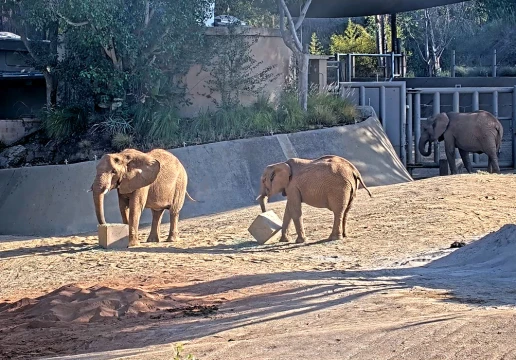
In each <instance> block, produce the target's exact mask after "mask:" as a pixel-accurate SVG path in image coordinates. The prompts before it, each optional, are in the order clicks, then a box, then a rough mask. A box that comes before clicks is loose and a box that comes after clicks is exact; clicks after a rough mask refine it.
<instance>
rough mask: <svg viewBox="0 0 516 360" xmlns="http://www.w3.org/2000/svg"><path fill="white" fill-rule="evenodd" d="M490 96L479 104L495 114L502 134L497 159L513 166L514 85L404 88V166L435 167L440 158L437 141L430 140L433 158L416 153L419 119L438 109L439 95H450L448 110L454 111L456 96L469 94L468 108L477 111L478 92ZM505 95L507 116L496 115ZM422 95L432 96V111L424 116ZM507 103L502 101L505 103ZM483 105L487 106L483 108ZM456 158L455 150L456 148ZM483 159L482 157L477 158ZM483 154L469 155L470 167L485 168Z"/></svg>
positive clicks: (515, 156) (457, 105)
mask: <svg viewBox="0 0 516 360" xmlns="http://www.w3.org/2000/svg"><path fill="white" fill-rule="evenodd" d="M481 94H487V95H490V98H491V104H490V105H487V106H483V107H484V109H485V110H487V111H489V112H491V113H492V114H493V115H494V116H495V117H497V118H498V119H499V120H500V122H501V123H502V125H503V128H504V136H503V139H502V149H501V155H500V159H499V164H500V167H515V165H516V164H515V159H516V144H515V141H514V129H515V128H516V87H484V88H458V87H457V88H418V89H407V117H406V121H407V124H406V128H407V131H406V134H407V167H408V168H414V167H431V168H434V167H439V159H440V157H441V147H440V144H439V143H434V151H433V161H428V160H427V159H424V158H423V156H422V154H421V153H420V152H419V149H418V146H417V144H418V143H419V139H420V138H421V121H425V120H427V119H428V118H429V117H431V116H433V115H436V114H438V113H440V112H442V111H449V110H442V106H441V97H442V96H444V95H452V109H450V110H451V111H454V112H461V111H460V110H461V103H460V95H466V96H467V95H469V96H470V99H471V111H477V110H480V108H481V106H480V95H481ZM502 94H507V95H509V96H510V99H509V100H508V102H509V104H510V107H511V112H510V116H501V114H500V111H499V109H500V96H501V95H502ZM423 95H431V96H432V105H431V106H432V113H431V114H430V116H428V117H423V116H421V108H422V105H423V104H422V103H421V97H422V96H423ZM509 104H505V106H508V105H509ZM486 108H487V109H486ZM456 157H457V158H458V153H457V151H456ZM481 158H483V159H481ZM487 165H488V163H487V156H486V155H485V154H482V155H479V154H473V161H472V166H473V167H487Z"/></svg>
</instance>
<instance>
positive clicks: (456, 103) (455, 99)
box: [437, 91, 460, 162]
mask: <svg viewBox="0 0 516 360" xmlns="http://www.w3.org/2000/svg"><path fill="white" fill-rule="evenodd" d="M459 100H460V94H459V92H458V91H456V92H454V93H453V111H454V112H460V107H459V105H460V104H459ZM458 158H460V156H459V151H458V149H455V159H458ZM437 162H439V160H438V161H437Z"/></svg>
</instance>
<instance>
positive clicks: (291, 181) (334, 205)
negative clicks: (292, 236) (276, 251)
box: [256, 155, 372, 243]
mask: <svg viewBox="0 0 516 360" xmlns="http://www.w3.org/2000/svg"><path fill="white" fill-rule="evenodd" d="M359 182H360V184H362V186H363V187H364V189H366V191H367V192H368V193H369V196H371V197H372V195H371V192H370V191H369V189H368V188H367V187H366V185H365V184H364V181H363V180H362V176H361V175H360V173H359V172H358V170H357V168H356V167H355V166H354V165H353V164H352V163H350V162H349V161H348V160H346V159H344V158H342V157H340V156H335V155H326V156H322V157H320V158H318V159H315V160H308V159H300V158H292V159H289V160H287V161H285V162H282V163H277V164H272V165H269V166H267V167H266V168H265V170H264V172H263V175H262V177H261V188H260V195H259V196H258V197H257V198H256V200H259V201H260V206H261V209H262V212H265V211H266V208H265V203H266V199H267V198H268V197H271V196H273V195H275V194H278V193H280V192H281V193H282V194H283V196H286V197H287V205H286V208H285V214H284V216H283V227H282V232H281V240H280V241H283V242H286V241H288V227H289V225H290V221H291V220H294V225H295V227H296V232H297V240H296V243H303V242H305V240H306V237H305V231H304V227H303V219H302V212H301V203H306V204H308V205H310V206H313V207H317V208H326V209H330V210H331V211H332V212H333V216H334V221H333V230H332V232H331V235H330V237H329V240H339V239H342V238H343V237H346V236H347V234H346V218H347V215H348V212H349V210H350V207H351V204H352V202H353V200H354V198H355V196H356V193H357V190H358V187H359Z"/></svg>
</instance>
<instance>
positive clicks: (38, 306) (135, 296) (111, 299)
mask: <svg viewBox="0 0 516 360" xmlns="http://www.w3.org/2000/svg"><path fill="white" fill-rule="evenodd" d="M197 308H198V307H196V306H194V307H192V306H190V304H186V303H185V302H180V301H177V300H174V299H172V298H171V297H170V296H164V295H161V294H158V293H152V292H146V291H143V290H140V289H134V288H126V289H123V290H116V289H113V288H109V287H104V286H98V285H97V286H92V287H89V288H83V287H80V286H77V285H66V286H63V287H61V288H59V289H57V290H55V291H53V292H51V293H49V294H46V295H44V296H41V297H39V298H36V299H28V298H24V299H21V300H19V301H17V302H15V303H6V304H0V318H5V317H10V318H12V317H14V318H17V319H25V320H29V321H30V320H34V321H36V322H38V323H40V322H61V323H63V322H65V323H92V322H98V321H105V320H109V319H116V320H122V319H123V318H134V317H140V316H144V315H151V314H152V315H151V316H152V317H153V318H156V317H158V318H159V314H160V313H164V312H167V313H171V312H179V311H183V312H188V313H189V312H192V311H193V312H195V310H196V309H197ZM185 314H186V313H185ZM29 326H30V324H29Z"/></svg>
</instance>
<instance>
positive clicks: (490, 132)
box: [418, 110, 503, 174]
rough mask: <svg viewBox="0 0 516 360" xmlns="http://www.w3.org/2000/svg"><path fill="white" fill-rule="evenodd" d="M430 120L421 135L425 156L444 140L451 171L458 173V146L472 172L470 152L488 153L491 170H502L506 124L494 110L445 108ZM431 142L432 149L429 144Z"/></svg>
mask: <svg viewBox="0 0 516 360" xmlns="http://www.w3.org/2000/svg"><path fill="white" fill-rule="evenodd" d="M428 122H429V123H430V124H427V125H425V126H423V130H422V132H421V138H420V139H419V144H418V146H419V152H420V153H421V154H422V155H423V156H429V155H430V154H431V153H432V148H431V145H432V142H434V141H443V140H444V145H445V150H446V158H447V160H448V164H449V165H450V172H451V173H452V174H456V173H457V167H456V165H455V148H458V149H459V153H460V157H461V158H462V162H463V163H464V166H465V167H466V170H467V171H468V173H472V172H473V171H472V167H471V162H470V159H469V153H470V152H473V153H477V154H481V153H485V154H486V155H487V156H488V158H489V162H488V168H487V170H488V171H489V172H490V173H493V172H496V173H500V167H499V166H498V154H499V153H500V145H501V143H502V137H503V127H502V124H501V123H500V121H499V120H498V119H497V118H496V117H494V116H493V115H492V114H491V113H489V112H487V111H484V110H479V111H474V112H469V113H457V112H448V113H445V112H442V113H440V114H437V115H435V116H433V117H430V118H429V119H428ZM427 144H428V150H426V149H425V147H426V146H427Z"/></svg>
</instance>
